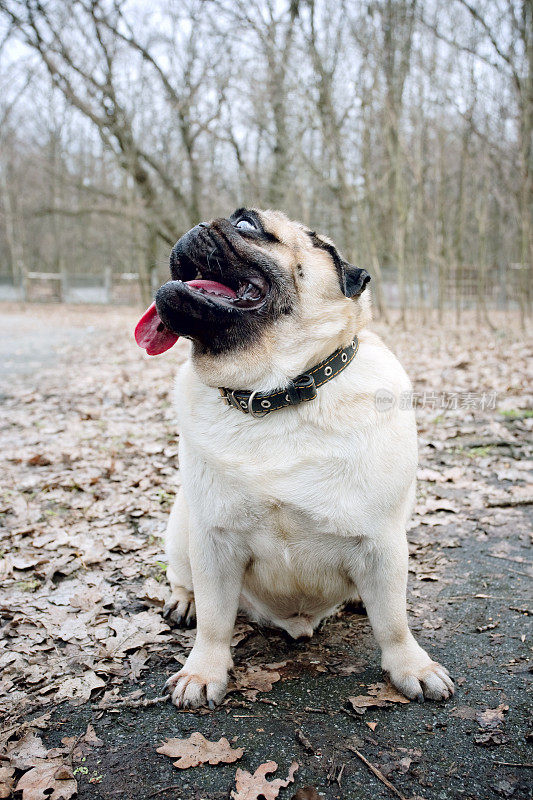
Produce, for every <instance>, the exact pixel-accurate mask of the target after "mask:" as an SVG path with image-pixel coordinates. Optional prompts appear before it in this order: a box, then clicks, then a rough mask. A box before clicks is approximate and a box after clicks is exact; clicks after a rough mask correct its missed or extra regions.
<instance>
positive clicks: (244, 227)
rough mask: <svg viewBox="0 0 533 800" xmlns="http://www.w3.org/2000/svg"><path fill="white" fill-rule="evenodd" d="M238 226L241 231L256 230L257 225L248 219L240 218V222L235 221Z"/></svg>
mask: <svg viewBox="0 0 533 800" xmlns="http://www.w3.org/2000/svg"><path fill="white" fill-rule="evenodd" d="M235 227H236V228H240V230H241V231H255V230H256V227H255V225H253V224H252V223H251V222H250V221H249V220H247V219H240V220H239V221H238V222H236V223H235Z"/></svg>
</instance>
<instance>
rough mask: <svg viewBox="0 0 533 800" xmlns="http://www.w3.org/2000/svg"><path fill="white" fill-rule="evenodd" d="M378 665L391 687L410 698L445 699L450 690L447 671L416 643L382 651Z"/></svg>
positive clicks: (452, 689)
mask: <svg viewBox="0 0 533 800" xmlns="http://www.w3.org/2000/svg"><path fill="white" fill-rule="evenodd" d="M381 665H382V667H383V669H384V671H385V672H387V673H388V675H389V677H390V680H391V682H392V683H393V684H394V686H395V687H396V688H397V689H399V690H400V692H402V694H404V695H405V696H406V697H409V699H411V700H418V702H419V703H423V702H424V699H425V698H427V699H428V700H448V698H449V697H452V695H453V693H454V685H453V681H452V679H451V678H450V676H449V674H448V670H447V669H446V668H445V667H443V666H442V665H441V664H438V663H437V662H436V661H432V660H431V658H430V657H429V656H428V654H427V653H426V651H425V650H422V648H421V647H419V645H418V644H416V645H415V647H412V646H405V647H404V648H395V649H394V650H391V651H389V652H384V653H383V658H382V662H381Z"/></svg>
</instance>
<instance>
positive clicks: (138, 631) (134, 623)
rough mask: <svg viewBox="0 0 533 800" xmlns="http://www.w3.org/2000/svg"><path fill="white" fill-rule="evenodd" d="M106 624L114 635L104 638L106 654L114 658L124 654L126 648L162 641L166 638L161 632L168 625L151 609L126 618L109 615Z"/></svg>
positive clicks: (165, 629)
mask: <svg viewBox="0 0 533 800" xmlns="http://www.w3.org/2000/svg"><path fill="white" fill-rule="evenodd" d="M108 624H109V627H110V628H111V629H112V630H114V631H115V633H116V636H110V637H109V638H108V639H106V642H105V647H106V650H107V653H108V655H110V656H113V657H114V658H116V657H121V656H125V655H126V651H127V650H136V649H137V648H138V647H143V645H145V644H152V643H163V642H165V641H166V638H167V637H166V636H163V635H162V634H163V631H167V630H168V625H167V624H166V623H165V622H163V620H162V619H161V617H160V616H159V615H158V614H156V613H154V612H152V611H141V612H140V613H139V614H135V615H134V616H132V617H129V618H127V619H124V617H110V618H109V622H108Z"/></svg>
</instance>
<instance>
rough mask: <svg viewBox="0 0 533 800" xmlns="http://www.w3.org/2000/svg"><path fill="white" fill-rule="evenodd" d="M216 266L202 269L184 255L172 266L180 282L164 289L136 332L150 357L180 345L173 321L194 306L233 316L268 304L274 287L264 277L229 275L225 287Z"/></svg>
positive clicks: (208, 260)
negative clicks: (271, 288) (209, 308)
mask: <svg viewBox="0 0 533 800" xmlns="http://www.w3.org/2000/svg"><path fill="white" fill-rule="evenodd" d="M213 266H214V265H212V263H211V261H210V259H207V261H206V263H205V264H200V265H199V264H197V263H195V262H193V261H192V259H191V258H189V257H188V256H186V255H184V254H180V255H179V257H178V258H177V259H175V260H174V262H173V263H171V272H172V275H173V277H174V276H176V280H172V281H168V283H166V284H164V285H163V286H162V287H161V289H160V290H159V291H158V293H157V295H156V302H155V303H152V305H151V306H150V307H149V308H148V309H147V310H146V311H145V313H144V314H143V316H142V317H141V319H140V320H139V322H138V323H137V327H136V328H135V341H136V342H137V344H138V345H139V346H140V347H143V348H144V349H145V350H146V352H147V353H148V355H159V354H160V353H164V352H165V351H166V350H168V349H169V348H170V347H172V345H174V344H175V343H176V341H177V340H178V338H179V334H177V333H175V331H174V330H173V328H174V325H172V318H173V316H174V314H176V316H178V315H179V314H180V313H183V312H184V311H186V310H189V309H190V307H191V303H199V304H201V305H207V306H210V307H211V309H212V310H219V311H221V312H224V311H225V312H229V313H231V312H234V313H235V312H237V311H239V310H240V311H252V310H257V309H260V308H261V306H262V305H263V304H264V303H265V301H266V298H267V297H268V294H269V289H270V286H269V284H268V281H267V280H266V279H265V278H264V277H263V276H262V275H260V274H259V273H257V274H254V275H249V276H246V277H243V276H239V275H236V274H233V275H232V274H228V272H227V271H225V273H226V274H224V275H223V278H224V283H221V282H220V281H219V280H217V278H218V277H219V274H218V272H220V273H222V269H220V264H219V262H218V260H216V266H217V267H218V268H219V269H218V272H216V273H215V271H214V270H213ZM178 276H179V277H178ZM220 277H222V275H220ZM185 278H189V280H184V279H185ZM160 314H161V315H160ZM161 317H163V318H164V320H165V321H163V319H162V318H161ZM168 323H170V324H168Z"/></svg>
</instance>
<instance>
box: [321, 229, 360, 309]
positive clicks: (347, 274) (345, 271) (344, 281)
mask: <svg viewBox="0 0 533 800" xmlns="http://www.w3.org/2000/svg"><path fill="white" fill-rule="evenodd" d="M309 236H310V237H311V241H312V242H313V245H314V246H315V247H320V248H321V249H322V250H326V251H327V252H328V253H329V254H330V256H331V258H332V259H333V263H334V265H335V269H336V270H337V275H338V276H339V283H340V286H341V291H342V293H343V294H344V295H346V297H359V295H361V294H362V293H363V292H364V290H365V288H366V285H367V283H368V282H369V281H370V275H369V274H368V272H367V271H366V269H360V268H359V267H354V265H353V264H349V263H348V262H347V261H345V260H344V259H343V258H341V256H340V254H339V252H338V250H337V248H336V247H335V246H334V245H333V244H331V242H326V241H325V240H324V239H322V238H321V237H320V236H318V235H317V234H316V233H315V232H314V231H309Z"/></svg>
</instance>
